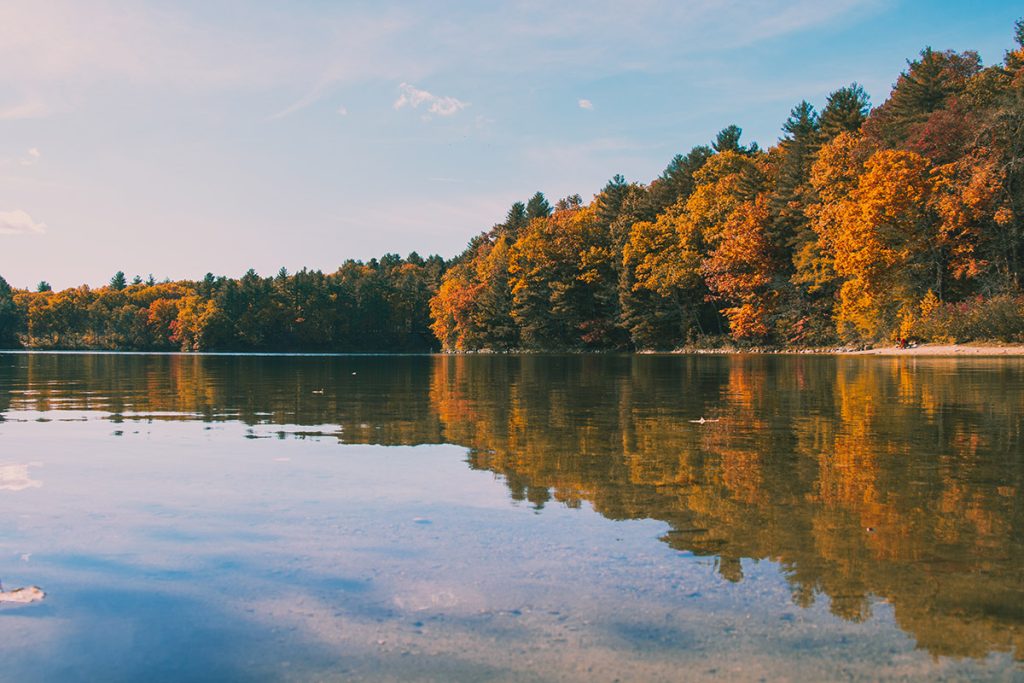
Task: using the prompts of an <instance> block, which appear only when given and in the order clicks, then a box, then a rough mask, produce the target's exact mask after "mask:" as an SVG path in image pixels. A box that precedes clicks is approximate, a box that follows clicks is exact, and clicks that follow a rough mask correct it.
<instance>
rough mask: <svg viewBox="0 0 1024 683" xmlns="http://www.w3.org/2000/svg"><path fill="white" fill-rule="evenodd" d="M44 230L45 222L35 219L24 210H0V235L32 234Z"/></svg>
mask: <svg viewBox="0 0 1024 683" xmlns="http://www.w3.org/2000/svg"><path fill="white" fill-rule="evenodd" d="M44 232H46V223H43V222H41V221H36V220H35V219H33V218H32V216H30V215H28V213H27V212H26V211H22V210H21V209H15V210H14V211H0V235H33V234H40V233H44Z"/></svg>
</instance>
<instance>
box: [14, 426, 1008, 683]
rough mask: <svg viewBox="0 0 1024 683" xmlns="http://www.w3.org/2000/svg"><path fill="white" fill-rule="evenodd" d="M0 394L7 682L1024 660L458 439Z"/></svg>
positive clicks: (664, 672)
mask: <svg viewBox="0 0 1024 683" xmlns="http://www.w3.org/2000/svg"><path fill="white" fill-rule="evenodd" d="M6 417H7V420H6V422H4V423H3V425H2V430H0V452H2V453H3V460H4V461H17V462H18V463H20V464H21V465H23V467H24V470H23V473H22V474H19V475H18V476H19V477H21V479H15V478H14V477H13V475H12V476H9V477H8V478H7V479H6V480H5V481H6V482H7V484H8V486H5V488H6V489H7V490H0V515H2V519H3V520H5V522H4V525H3V528H2V530H0V568H2V571H3V574H2V577H0V578H2V579H3V581H4V585H5V587H8V588H11V587H15V586H20V585H28V584H37V585H39V586H41V587H42V588H43V589H44V590H46V591H47V594H48V595H47V598H46V599H45V601H43V602H42V603H40V604H35V605H29V606H25V607H20V608H9V607H8V606H3V609H0V638H2V640H3V642H4V647H3V649H4V656H3V659H2V661H0V678H2V679H3V680H10V681H22V682H26V683H28V682H31V681H73V680H103V681H140V680H145V681H161V680H166V681H181V680H209V681H230V680H247V681H252V680H256V681H258V680H274V681H278V680H283V681H289V680H295V681H310V680H319V681H333V680H338V681H350V680H374V681H391V680H393V681H399V680H400V681H410V680H450V681H461V680H465V681H481V680H487V681H575V680H579V681H595V680H596V681H614V680H621V681H635V680H644V681H678V680H705V679H706V680H760V679H768V680H836V679H843V680H848V679H855V680H856V679H863V680H875V679H878V678H901V679H902V678H907V679H928V680H937V679H943V678H948V679H950V680H956V679H964V678H971V679H984V678H993V679H1007V680H1009V679H1011V678H1014V677H1020V676H1024V669H1022V668H1021V665H1020V664H1019V663H1016V664H1015V663H1014V662H1013V661H1012V659H1011V658H1010V657H1009V655H1007V654H1004V653H994V654H991V655H989V656H988V657H987V658H984V659H955V658H949V657H933V656H931V655H930V654H928V653H927V652H925V651H922V650H920V649H917V648H916V646H915V642H914V640H913V639H912V638H910V637H908V636H907V635H906V634H905V633H904V632H903V631H902V630H901V629H900V628H898V626H897V625H896V623H895V618H894V613H893V610H892V609H891V607H890V606H889V605H887V604H885V603H884V602H881V601H878V600H874V601H873V604H871V615H870V618H868V619H866V620H864V621H861V622H859V623H858V622H851V621H848V620H843V619H840V618H838V617H836V616H834V615H833V614H831V613H830V611H829V609H828V600H827V599H825V598H821V599H819V600H818V602H817V603H816V604H814V605H813V606H811V607H809V608H806V609H805V608H800V607H797V606H796V605H795V604H794V602H793V598H792V596H791V594H790V588H789V584H788V583H787V581H786V580H785V576H784V574H785V572H784V570H783V569H782V568H781V567H780V566H779V565H777V564H775V563H773V562H771V561H762V562H753V561H750V560H743V561H742V562H741V566H740V569H741V571H742V573H743V580H742V581H741V582H738V583H734V582H731V581H728V580H726V579H724V578H723V577H722V574H721V572H720V571H719V569H720V567H718V563H719V562H720V560H719V559H717V558H715V557H699V556H695V555H693V554H692V553H690V552H685V551H678V550H674V549H673V548H671V547H669V546H668V545H666V544H665V543H664V542H662V541H661V540H660V538H661V537H662V536H663V535H664V534H665V533H666V532H667V531H668V530H669V527H668V525H667V524H665V523H663V522H658V521H652V520H634V521H614V520H611V519H607V518H606V517H604V516H602V515H600V514H597V513H596V512H595V511H593V510H592V509H591V508H590V506H589V505H587V504H583V505H582V506H580V507H579V508H575V509H574V508H569V507H563V506H549V507H547V508H545V509H544V510H543V512H542V513H541V512H540V511H538V510H536V509H534V508H533V507H532V506H530V505H529V504H524V503H515V502H510V501H509V499H508V494H507V491H506V488H505V485H504V484H503V482H502V481H501V480H500V478H499V477H496V476H495V475H493V474H492V473H490V472H487V471H478V470H471V469H469V468H467V467H466V464H465V459H466V451H465V450H464V449H462V448H459V447H456V446H451V445H424V446H417V447H382V446H365V445H344V444H339V443H338V442H337V439H331V438H317V437H307V438H302V439H296V438H284V439H282V438H277V436H276V435H275V432H276V428H275V429H274V430H271V429H267V430H265V431H263V432H261V431H260V430H259V429H258V428H257V429H255V430H254V429H253V428H250V427H245V426H244V425H241V424H238V423H233V422H227V423H213V424H209V423H201V422H194V421H188V420H183V421H177V422H175V421H157V420H151V419H144V418H143V419H136V420H127V421H124V422H123V423H112V422H111V420H110V419H109V416H108V415H106V414H96V413H88V412H85V413H81V412H73V411H48V412H46V413H45V414H44V413H31V412H21V413H19V412H9V413H8V414H7V416H6ZM39 420H44V421H39ZM243 437H249V438H243ZM264 437H266V438H264ZM12 456H14V457H12ZM12 482H15V483H12Z"/></svg>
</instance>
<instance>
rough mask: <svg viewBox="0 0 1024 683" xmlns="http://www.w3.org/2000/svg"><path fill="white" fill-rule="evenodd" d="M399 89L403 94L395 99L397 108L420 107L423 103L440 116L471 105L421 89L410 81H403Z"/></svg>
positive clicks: (449, 114)
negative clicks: (409, 82)
mask: <svg viewBox="0 0 1024 683" xmlns="http://www.w3.org/2000/svg"><path fill="white" fill-rule="evenodd" d="M398 89H399V91H400V92H401V94H400V95H399V96H398V99H397V100H395V105H394V106H395V109H402V108H403V107H412V108H413V109H419V106H420V105H421V104H426V105H428V107H427V111H429V112H430V113H431V114H437V115H438V116H451V115H452V114H455V113H457V112H459V111H461V110H463V109H465V108H466V107H468V106H469V103H468V102H463V101H461V100H458V99H456V98H454V97H441V96H438V95H434V94H433V93H430V92H427V91H426V90H420V89H419V88H417V87H415V86H412V85H409V84H408V83H402V84H401V85H400V86H398Z"/></svg>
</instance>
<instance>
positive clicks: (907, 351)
mask: <svg viewBox="0 0 1024 683" xmlns="http://www.w3.org/2000/svg"><path fill="white" fill-rule="evenodd" d="M672 353H676V354H707V355H738V354H777V355H814V356H932V357H949V358H955V357H959V356H1024V344H999V343H996V342H989V343H977V344H919V345H917V346H912V347H907V348H900V347H898V346H876V347H872V348H857V347H834V348H808V349H802V348H792V347H777V348H776V347H768V348H766V347H759V348H750V349H743V348H736V347H724V348H719V349H692V348H686V349H680V350H678V351H673V352H672Z"/></svg>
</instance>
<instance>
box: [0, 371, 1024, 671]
mask: <svg viewBox="0 0 1024 683" xmlns="http://www.w3.org/2000/svg"><path fill="white" fill-rule="evenodd" d="M55 410H63V411H99V412H100V413H102V414H106V415H107V416H108V418H107V419H110V420H111V421H112V422H115V423H122V424H126V425H130V424H131V423H133V422H145V421H149V420H187V421H194V420H202V421H204V422H207V423H211V424H212V423H217V422H221V421H240V422H242V423H244V424H247V425H250V426H251V434H252V435H253V436H255V437H261V436H269V437H272V438H290V437H296V438H308V437H318V436H319V437H321V438H330V439H338V440H339V441H341V442H344V443H360V444H382V445H415V444H425V443H452V444H458V445H461V446H464V447H466V448H468V449H469V456H468V464H469V466H470V467H472V468H474V469H479V470H487V471H491V472H494V473H496V474H499V475H501V477H502V479H503V481H504V482H505V484H506V485H507V487H508V490H509V495H510V496H511V498H513V499H514V500H517V501H525V502H528V503H529V504H531V505H532V506H534V507H536V508H537V509H538V510H539V509H542V508H543V507H544V506H546V505H549V504H551V503H559V504H562V505H565V506H569V507H579V506H581V505H583V504H584V503H587V504H588V505H590V506H592V507H593V508H594V509H595V510H596V511H598V512H599V513H600V514H602V515H604V516H605V517H607V518H609V519H614V520H626V519H646V518H651V519H657V520H662V521H664V522H666V523H668V524H669V526H670V530H669V531H668V532H667V533H666V534H665V535H664V537H663V539H662V540H663V541H664V542H665V543H667V544H668V545H670V546H671V547H672V548H675V549H678V550H680V551H686V552H688V553H692V554H695V555H704V556H713V557H715V558H717V567H718V571H719V573H720V574H721V576H723V577H724V578H726V579H728V580H729V581H735V582H740V581H743V580H744V574H743V565H742V563H741V560H742V559H744V558H751V559H755V560H760V559H767V560H771V561H772V562H775V563H778V564H779V566H780V567H781V568H782V571H783V572H784V574H785V576H786V580H787V582H788V584H789V588H790V590H791V592H792V596H793V601H794V602H795V603H796V604H797V605H800V606H803V607H809V606H810V605H812V604H813V603H814V602H815V601H816V600H818V599H819V598H821V597H822V596H824V597H825V598H827V600H828V603H829V609H830V610H831V611H832V612H833V613H834V614H835V615H837V616H839V617H841V618H843V619H845V620H848V621H852V622H858V621H864V620H866V619H868V618H869V617H870V616H871V605H872V596H877V597H880V598H883V599H885V600H886V601H888V602H890V603H891V604H892V606H893V611H894V614H895V619H896V622H897V624H898V625H899V626H900V627H901V628H902V629H903V630H904V631H906V632H907V633H909V634H911V635H912V636H913V637H914V638H915V639H916V640H917V643H918V645H919V646H920V647H922V648H925V649H927V650H928V651H930V652H931V653H933V654H936V655H951V656H956V657H984V656H986V655H987V654H988V653H990V652H994V651H1008V652H1012V653H1014V656H1015V657H1016V658H1018V659H1022V658H1024V571H1022V569H1021V568H1022V567H1024V491H1022V486H1024V443H1022V441H1024V439H1022V434H1024V360H1017V359H920V358H888V359H887V358H853V357H772V356H733V357H707V356H703V357H685V356H683V357H679V356H672V357H669V356H500V357H330V358H294V357H290V358H276V357H242V356H229V357H220V356H215V357H202V356H144V355H142V356H124V357H121V356H111V355H70V354H69V355H32V354H27V355H26V354H10V355H0V416H4V415H5V414H6V415H5V416H6V419H8V420H11V419H29V418H26V417H24V416H25V415H32V418H31V419H34V418H35V417H36V416H35V415H34V414H33V413H35V412H46V411H55ZM701 417H705V418H709V419H717V420H718V422H708V423H705V424H697V423H694V422H692V420H695V419H699V418H701ZM112 426H113V425H112ZM283 426H287V427H288V428H287V429H284V428H282V427H283ZM125 599H130V596H126V597H125ZM193 608H195V609H198V607H195V606H192V607H188V606H186V607H183V608H182V609H193ZM637 629H640V631H637ZM644 629H648V627H647V626H637V627H634V626H632V625H630V624H627V623H623V624H620V625H619V626H617V627H616V632H617V633H618V635H619V637H621V638H623V639H626V640H632V639H638V640H642V641H644V642H648V643H649V642H657V641H659V640H666V641H672V640H674V639H676V636H677V635H678V634H675V633H674V632H673V631H671V629H669V630H666V631H664V633H660V632H659V633H655V634H653V636H652V634H651V633H648V632H647V631H646V630H644ZM652 639H653V640H652ZM214 642H222V643H223V646H224V647H233V646H234V645H232V644H231V643H229V642H228V641H227V640H226V639H223V638H222V639H220V641H217V640H216V639H215V641H214ZM224 673H226V674H230V673H231V672H224ZM229 677H230V676H229Z"/></svg>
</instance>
